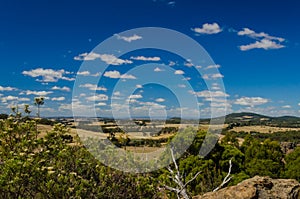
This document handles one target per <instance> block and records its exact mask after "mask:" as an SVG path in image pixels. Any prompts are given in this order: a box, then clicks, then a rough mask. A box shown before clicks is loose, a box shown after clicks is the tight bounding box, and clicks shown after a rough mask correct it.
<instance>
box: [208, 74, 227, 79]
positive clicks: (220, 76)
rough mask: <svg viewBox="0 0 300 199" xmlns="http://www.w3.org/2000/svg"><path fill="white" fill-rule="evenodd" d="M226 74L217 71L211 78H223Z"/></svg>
mask: <svg viewBox="0 0 300 199" xmlns="http://www.w3.org/2000/svg"><path fill="white" fill-rule="evenodd" d="M223 77H224V75H222V74H221V73H216V74H212V75H211V78H212V79H218V78H223Z"/></svg>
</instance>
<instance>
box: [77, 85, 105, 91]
mask: <svg viewBox="0 0 300 199" xmlns="http://www.w3.org/2000/svg"><path fill="white" fill-rule="evenodd" d="M79 87H80V88H88V89H89V90H92V91H107V88H105V87H103V86H100V87H98V86H97V85H96V84H81V85H79Z"/></svg>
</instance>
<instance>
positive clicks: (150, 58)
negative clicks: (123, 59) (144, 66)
mask: <svg viewBox="0 0 300 199" xmlns="http://www.w3.org/2000/svg"><path fill="white" fill-rule="evenodd" d="M130 59H133V60H140V61H160V57H145V56H137V57H130Z"/></svg>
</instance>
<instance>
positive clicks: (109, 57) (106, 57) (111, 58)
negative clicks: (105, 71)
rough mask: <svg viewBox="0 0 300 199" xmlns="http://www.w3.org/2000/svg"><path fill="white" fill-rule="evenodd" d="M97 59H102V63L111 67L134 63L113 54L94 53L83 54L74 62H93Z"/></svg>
mask: <svg viewBox="0 0 300 199" xmlns="http://www.w3.org/2000/svg"><path fill="white" fill-rule="evenodd" d="M96 59H100V60H101V61H103V62H105V63H106V64H109V65H122V64H131V63H132V61H130V60H124V59H120V58H118V57H116V56H115V55H113V54H98V53H94V52H90V53H82V54H80V55H78V56H76V57H74V60H78V61H92V60H96Z"/></svg>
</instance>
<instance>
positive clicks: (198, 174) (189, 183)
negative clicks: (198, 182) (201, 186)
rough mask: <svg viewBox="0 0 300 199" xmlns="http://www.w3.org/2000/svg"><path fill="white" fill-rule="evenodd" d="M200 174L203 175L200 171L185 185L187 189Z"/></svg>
mask: <svg viewBox="0 0 300 199" xmlns="http://www.w3.org/2000/svg"><path fill="white" fill-rule="evenodd" d="M200 173H202V172H201V171H199V172H198V173H196V175H194V177H193V178H192V179H190V180H189V181H187V183H185V185H184V187H186V186H187V185H188V184H190V183H191V182H193V181H194V180H195V179H196V178H197V177H198V175H199V174H200Z"/></svg>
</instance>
